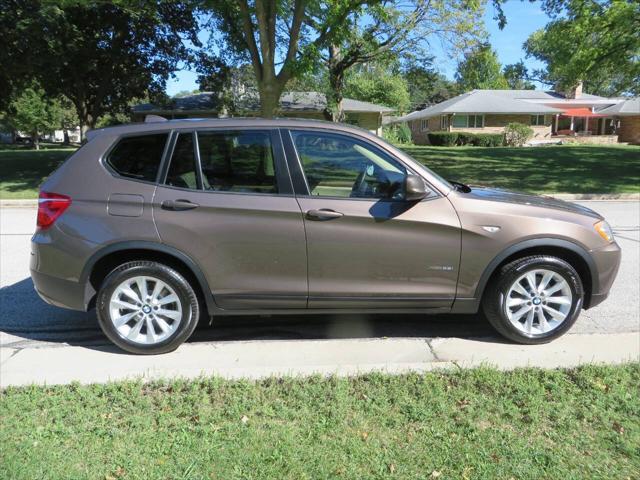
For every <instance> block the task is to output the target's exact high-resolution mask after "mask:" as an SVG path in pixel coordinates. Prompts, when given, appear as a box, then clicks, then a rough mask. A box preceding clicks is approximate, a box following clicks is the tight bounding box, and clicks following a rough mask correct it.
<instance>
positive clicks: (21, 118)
mask: <svg viewBox="0 0 640 480" xmlns="http://www.w3.org/2000/svg"><path fill="white" fill-rule="evenodd" d="M63 115H64V113H63V108H62V106H61V105H60V102H59V101H57V100H51V99H49V98H47V97H46V96H45V93H44V90H43V89H42V88H41V87H40V86H38V85H35V84H34V85H31V86H28V87H26V88H24V89H23V90H22V92H21V93H20V95H18V96H17V98H15V99H14V100H13V101H12V102H11V105H10V114H9V122H10V124H11V126H12V127H13V128H15V129H16V130H18V131H20V132H24V133H27V134H28V135H29V136H30V137H31V140H32V141H33V144H34V145H35V147H36V149H38V148H39V146H40V141H39V139H40V135H41V134H43V133H47V132H50V131H52V130H55V129H56V128H60V127H61V126H62V123H63Z"/></svg>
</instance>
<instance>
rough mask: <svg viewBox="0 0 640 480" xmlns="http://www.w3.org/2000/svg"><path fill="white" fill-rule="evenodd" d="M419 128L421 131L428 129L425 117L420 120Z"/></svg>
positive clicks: (427, 121)
mask: <svg viewBox="0 0 640 480" xmlns="http://www.w3.org/2000/svg"><path fill="white" fill-rule="evenodd" d="M420 130H422V131H423V132H424V131H426V130H429V120H427V119H426V118H423V119H422V120H420Z"/></svg>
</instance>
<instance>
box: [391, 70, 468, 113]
mask: <svg viewBox="0 0 640 480" xmlns="http://www.w3.org/2000/svg"><path fill="white" fill-rule="evenodd" d="M432 62H433V58H426V59H423V60H421V61H412V62H410V63H407V64H405V65H404V66H403V72H402V73H403V76H404V78H405V80H406V81H407V85H408V86H409V102H410V107H409V109H410V110H412V111H413V110H422V109H423V108H426V107H428V106H431V105H435V104H436V103H440V102H444V101H445V100H448V99H449V98H451V97H454V96H456V95H457V94H458V90H457V85H456V84H455V83H454V82H452V81H451V80H449V79H447V77H445V76H444V75H443V74H441V73H439V72H438V71H437V70H435V69H434V68H433V65H432Z"/></svg>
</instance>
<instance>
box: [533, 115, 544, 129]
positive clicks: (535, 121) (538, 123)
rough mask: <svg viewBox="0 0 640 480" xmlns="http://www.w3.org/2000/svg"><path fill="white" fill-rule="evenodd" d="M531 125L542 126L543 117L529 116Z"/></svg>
mask: <svg viewBox="0 0 640 480" xmlns="http://www.w3.org/2000/svg"><path fill="white" fill-rule="evenodd" d="M531 125H534V126H540V127H542V126H544V115H531Z"/></svg>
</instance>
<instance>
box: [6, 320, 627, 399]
mask: <svg viewBox="0 0 640 480" xmlns="http://www.w3.org/2000/svg"><path fill="white" fill-rule="evenodd" d="M638 360H640V333H638V332H634V333H618V334H594V335H566V336H564V337H562V338H560V339H558V340H556V341H555V342H552V343H550V344H546V345H539V346H523V345H514V344H507V343H496V339H495V338H488V339H486V340H485V339H460V338H436V339H412V338H395V339H340V340H336V339H334V340H271V341H264V340H256V341H249V342H237V341H231V342H208V343H187V344H185V345H183V346H181V347H180V348H179V349H178V350H176V351H175V352H172V353H169V354H166V355H157V356H135V355H129V354H125V353H122V352H121V351H119V350H117V349H115V348H114V347H102V346H100V347H84V346H82V347H77V346H64V347H54V346H48V347H41V348H25V349H12V348H3V349H2V350H0V387H2V388H5V387H8V386H18V385H29V384H39V385H43V384H47V385H54V384H66V383H70V382H74V381H77V382H80V383H85V384H87V383H102V382H108V381H116V380H124V379H136V378H138V379H143V380H152V379H161V378H167V379H168V378H197V377H199V376H202V375H217V376H221V377H224V378H248V379H259V378H265V377H271V376H282V375H292V376H299V375H311V374H321V375H330V374H336V375H355V374H360V373H367V372H373V371H382V372H387V373H395V374H397V373H403V372H411V371H413V372H424V371H429V370H433V369H438V368H451V367H475V366H480V365H492V366H495V367H498V368H500V369H512V368H516V367H545V368H554V367H574V366H577V365H581V364H585V363H624V362H629V361H638Z"/></svg>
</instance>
